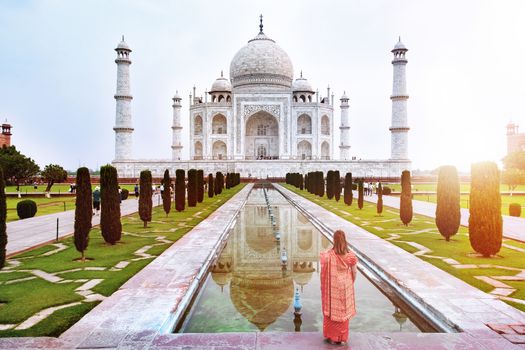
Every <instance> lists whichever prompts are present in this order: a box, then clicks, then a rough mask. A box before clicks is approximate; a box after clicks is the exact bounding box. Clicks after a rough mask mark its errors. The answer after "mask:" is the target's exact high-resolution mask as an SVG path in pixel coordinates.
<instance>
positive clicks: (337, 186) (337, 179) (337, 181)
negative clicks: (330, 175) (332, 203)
mask: <svg viewBox="0 0 525 350" xmlns="http://www.w3.org/2000/svg"><path fill="white" fill-rule="evenodd" d="M334 197H335V200H336V202H339V199H341V174H340V173H339V170H336V171H334Z"/></svg>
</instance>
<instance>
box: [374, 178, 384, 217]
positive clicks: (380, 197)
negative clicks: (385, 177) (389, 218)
mask: <svg viewBox="0 0 525 350" xmlns="http://www.w3.org/2000/svg"><path fill="white" fill-rule="evenodd" d="M376 207H377V208H376V209H377V213H378V214H379V216H381V213H383V185H381V182H380V183H379V186H377V206H376Z"/></svg>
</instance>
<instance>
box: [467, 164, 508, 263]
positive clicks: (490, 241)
mask: <svg viewBox="0 0 525 350" xmlns="http://www.w3.org/2000/svg"><path fill="white" fill-rule="evenodd" d="M470 176H471V180H470V181H471V184H470V217H469V220H468V226H469V240H470V245H471V246H472V248H473V249H474V250H475V251H476V252H478V253H480V254H482V255H483V256H484V257H490V256H491V255H495V254H496V253H498V252H499V250H500V249H501V242H502V239H503V220H502V218H501V194H500V190H499V186H500V172H499V170H498V166H497V165H496V163H494V162H481V163H476V164H472V168H471V171H470Z"/></svg>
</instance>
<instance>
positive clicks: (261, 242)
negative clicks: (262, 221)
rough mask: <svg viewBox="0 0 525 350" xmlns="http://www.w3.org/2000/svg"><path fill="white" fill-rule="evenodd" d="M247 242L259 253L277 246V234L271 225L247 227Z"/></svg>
mask: <svg viewBox="0 0 525 350" xmlns="http://www.w3.org/2000/svg"><path fill="white" fill-rule="evenodd" d="M246 243H247V244H248V246H249V247H250V248H251V249H253V250H255V251H256V252H257V253H259V254H264V253H267V252H269V251H270V250H272V249H273V248H274V247H275V236H274V235H273V231H272V228H271V227H256V228H252V227H247V228H246Z"/></svg>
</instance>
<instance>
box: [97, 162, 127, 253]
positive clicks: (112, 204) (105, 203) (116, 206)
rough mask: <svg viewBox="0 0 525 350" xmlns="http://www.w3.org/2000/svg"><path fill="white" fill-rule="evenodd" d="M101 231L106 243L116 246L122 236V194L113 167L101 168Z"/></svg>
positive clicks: (115, 170)
mask: <svg viewBox="0 0 525 350" xmlns="http://www.w3.org/2000/svg"><path fill="white" fill-rule="evenodd" d="M100 204H101V206H102V208H101V212H100V231H101V232H102V237H104V241H106V243H109V244H115V243H117V242H118V241H120V237H121V236H122V224H121V222H120V194H119V193H118V180H117V169H115V168H114V167H113V166H111V165H105V166H103V167H101V168H100Z"/></svg>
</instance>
